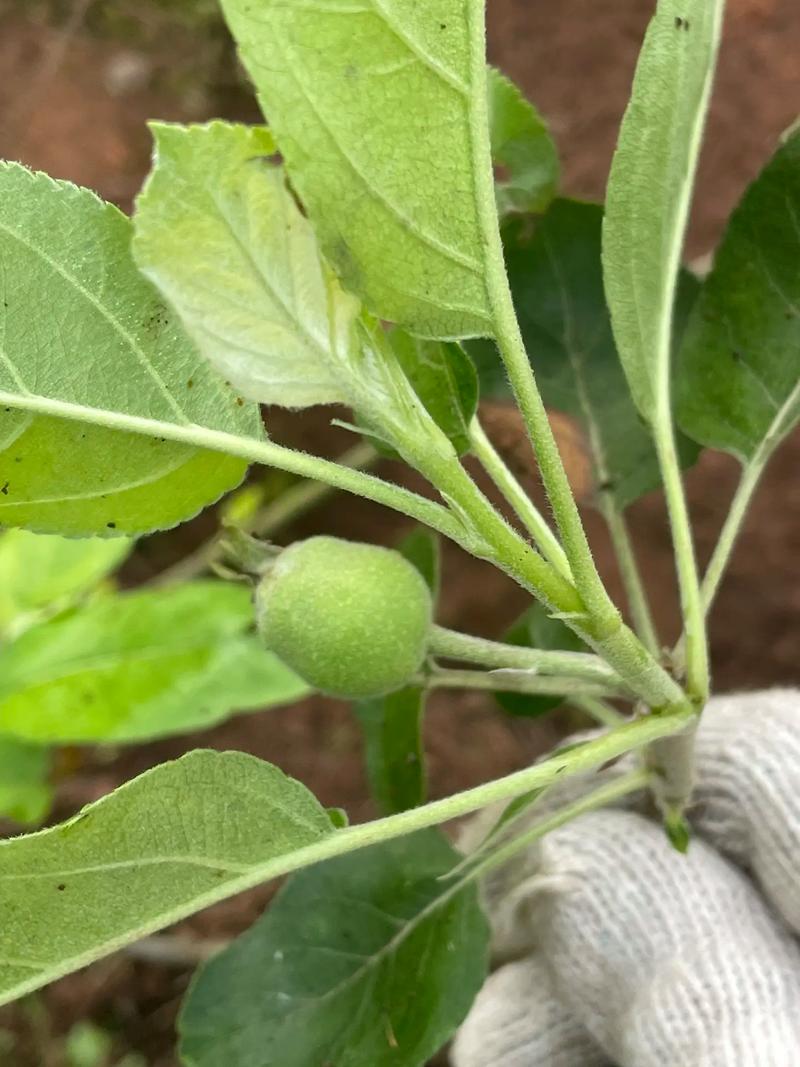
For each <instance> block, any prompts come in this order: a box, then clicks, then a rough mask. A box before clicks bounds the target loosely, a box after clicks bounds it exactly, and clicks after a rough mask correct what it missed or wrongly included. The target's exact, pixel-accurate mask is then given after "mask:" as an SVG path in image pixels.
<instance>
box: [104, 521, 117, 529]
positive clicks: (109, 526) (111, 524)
mask: <svg viewBox="0 0 800 1067" xmlns="http://www.w3.org/2000/svg"><path fill="white" fill-rule="evenodd" d="M106 526H107V527H108V528H109V530H116V528H117V524H116V523H115V522H107V523H106Z"/></svg>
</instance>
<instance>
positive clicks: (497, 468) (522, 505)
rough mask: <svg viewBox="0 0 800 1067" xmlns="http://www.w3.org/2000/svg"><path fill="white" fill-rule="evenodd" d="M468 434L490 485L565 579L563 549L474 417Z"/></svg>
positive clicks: (567, 570) (566, 569)
mask: <svg viewBox="0 0 800 1067" xmlns="http://www.w3.org/2000/svg"><path fill="white" fill-rule="evenodd" d="M470 437H471V440H472V451H473V453H474V455H475V456H476V458H477V459H478V460H479V461H480V464H481V466H482V467H483V468H484V470H485V471H486V473H487V474H488V475H489V477H490V478H491V479H492V481H493V482H494V484H495V485H496V486H497V488H498V489H499V490H500V492H501V493H502V494H503V496H504V497H505V498H506V500H507V501H508V503H509V504H510V505H511V507H512V508H513V509H514V512H515V513H516V515H517V517H518V518H519V519H520V521H521V522H522V524H523V526H524V527H525V529H526V530H527V531H528V533H529V534H530V535H531V537H532V538H533V540H534V541H535V543H536V544H537V545H538V547H539V548H540V550H541V552H542V555H543V556H544V557H545V559H546V560H549V562H550V563H552V564H553V566H554V567H555V568H556V570H558V571H560V573H561V574H563V576H564V577H565V578H567V579H568V580H569V581H571V580H572V570H571V568H570V565H569V560H568V559H567V556H566V553H565V552H564V549H563V548H562V547H561V545H560V543H559V540H558V538H557V537H556V535H555V534H554V533H553V531H552V529H551V528H550V526H549V524H548V522H547V520H546V519H545V517H544V516H543V515H542V513H541V512H540V511H539V509H538V508H537V507H536V505H535V504H534V503H533V501H532V500H531V498H530V497H529V496H528V494H527V493H526V492H525V490H524V489H523V488H522V486H521V485H520V484H519V482H518V481H517V479H516V478H515V477H514V475H513V474H512V473H511V471H510V470H509V468H508V466H507V464H506V463H505V462H504V461H503V458H502V456H501V455H500V454H499V452H498V451H497V449H496V448H495V447H494V445H493V444H492V442H491V441H490V440H489V438H488V437H487V435H486V432H485V430H484V429H483V427H482V426H481V424H480V422H479V421H478V420H477V419H474V420H473V423H472V426H471V429H470Z"/></svg>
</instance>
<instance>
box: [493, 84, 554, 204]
mask: <svg viewBox="0 0 800 1067" xmlns="http://www.w3.org/2000/svg"><path fill="white" fill-rule="evenodd" d="M489 128H490V131H491V140H492V160H493V161H494V164H495V167H496V168H497V167H498V166H500V167H502V168H504V169H505V171H506V175H505V176H498V177H496V178H495V196H496V198H497V213H498V215H499V216H500V218H501V219H502V218H503V217H504V216H506V215H509V214H512V213H516V212H534V213H535V212H540V211H544V210H545V208H546V207H547V206H548V204H549V203H550V201H551V200H552V199H553V197H554V196H555V193H556V189H557V188H558V180H559V177H560V169H561V168H560V166H559V160H558V152H557V151H556V146H555V144H554V143H553V139H552V137H551V136H550V131H549V130H548V128H547V124H546V123H545V121H544V119H543V118H542V117H541V115H540V114H539V113H538V111H537V110H536V108H535V107H534V106H533V104H531V103H529V102H528V101H527V100H526V99H525V97H524V96H523V95H522V93H521V92H520V91H519V89H518V88H517V87H516V85H514V83H513V82H512V81H509V79H508V78H506V77H504V76H503V75H502V74H501V73H500V71H499V70H495V69H494V67H490V68H489Z"/></svg>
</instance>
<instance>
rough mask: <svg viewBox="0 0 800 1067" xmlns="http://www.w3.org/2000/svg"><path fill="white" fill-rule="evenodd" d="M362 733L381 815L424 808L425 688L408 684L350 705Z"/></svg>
mask: <svg viewBox="0 0 800 1067" xmlns="http://www.w3.org/2000/svg"><path fill="white" fill-rule="evenodd" d="M353 711H354V712H355V714H356V717H357V718H358V720H359V722H360V723H361V727H362V729H363V731H364V757H365V759H366V763H367V774H368V776H369V784H370V789H371V791H372V795H373V796H374V798H375V800H376V802H377V804H378V808H379V809H380V811H381V813H382V814H384V815H393V814H394V813H395V812H398V811H407V810H408V809H409V808H416V807H418V805H420V804H424V803H425V800H426V798H427V792H428V783H427V779H426V775H425V750H424V748H423V744H422V723H423V720H424V716H425V690H424V689H422V688H420V687H419V686H413V685H411V686H407V687H406V688H405V689H399V690H398V691H397V692H396V693H389V695H388V696H385V697H377V698H376V699H374V700H362V701H359V702H358V703H357V704H354V705H353Z"/></svg>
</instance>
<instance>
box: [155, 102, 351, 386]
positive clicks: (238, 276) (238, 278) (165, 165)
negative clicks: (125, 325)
mask: <svg viewBox="0 0 800 1067" xmlns="http://www.w3.org/2000/svg"><path fill="white" fill-rule="evenodd" d="M153 133H154V136H155V141H156V156H155V159H156V163H155V168H154V170H153V173H152V175H151V177H150V178H149V180H148V182H147V185H146V186H145V189H144V191H143V193H142V195H141V196H140V197H139V200H138V204H137V212H136V217H135V232H136V236H135V238H134V253H135V255H136V258H137V261H138V263H139V265H140V267H141V268H142V269H143V270H144V272H145V274H146V275H147V276H148V277H149V278H150V279H151V280H152V281H153V282H154V283H155V284H156V285H157V286H158V288H159V289H160V290H161V292H162V293H163V294H164V296H165V297H166V298H167V300H168V301H169V302H170V304H172V306H173V307H174V308H175V309H176V310H177V312H178V313H179V315H180V316H181V319H182V320H183V323H184V325H185V327H186V329H187V331H188V332H189V334H190V335H191V336H192V338H193V339H194V340H195V342H196V344H197V346H198V348H199V349H200V351H201V353H202V354H203V355H204V356H205V357H206V358H207V359H208V360H209V361H210V362H211V363H212V364H213V366H215V367H216V368H217V370H218V371H219V372H220V373H221V374H222V375H223V377H224V378H225V379H226V380H228V381H230V382H232V383H233V385H234V386H235V388H236V389H237V390H239V392H241V393H242V394H243V395H245V396H247V397H250V398H251V399H254V400H258V401H261V402H262V403H275V404H281V405H283V406H285V407H307V406H309V405H311V404H328V403H337V402H338V403H341V402H346V401H347V396H346V393H345V392H344V391H343V390H342V388H341V387H340V385H339V384H338V382H337V380H336V377H335V374H334V368H333V366H332V357H331V340H330V325H329V322H330V318H331V315H330V308H329V305H328V300H329V296H330V297H331V298H332V299H337V300H338V301H340V302H342V301H345V300H346V299H347V298H345V297H344V296H343V295H342V294H341V293H338V291H337V290H336V289H335V288H334V287H333V286H331V288H330V289H329V278H328V277H327V276H326V270H325V267H324V265H323V263H322V261H321V258H320V253H319V249H318V246H317V240H316V237H315V235H314V232H313V230H312V228H311V226H310V224H309V223H308V221H307V219H305V218H304V217H303V215H302V214H301V212H300V211H299V209H298V207H297V204H296V203H295V200H294V198H293V196H292V194H291V192H290V191H289V190H288V188H287V186H286V178H285V174H284V170H283V168H282V167H280V166H278V165H277V164H276V163H274V162H271V161H270V160H269V159H268V157H269V156H270V155H272V154H273V152H274V150H275V146H274V142H273V140H272V137H271V135H270V133H269V131H268V130H266V129H264V128H263V127H247V126H239V125H231V124H227V123H223V122H213V123H210V124H209V125H207V126H188V127H182V126H172V125H166V124H161V123H157V124H154V126H153Z"/></svg>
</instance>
